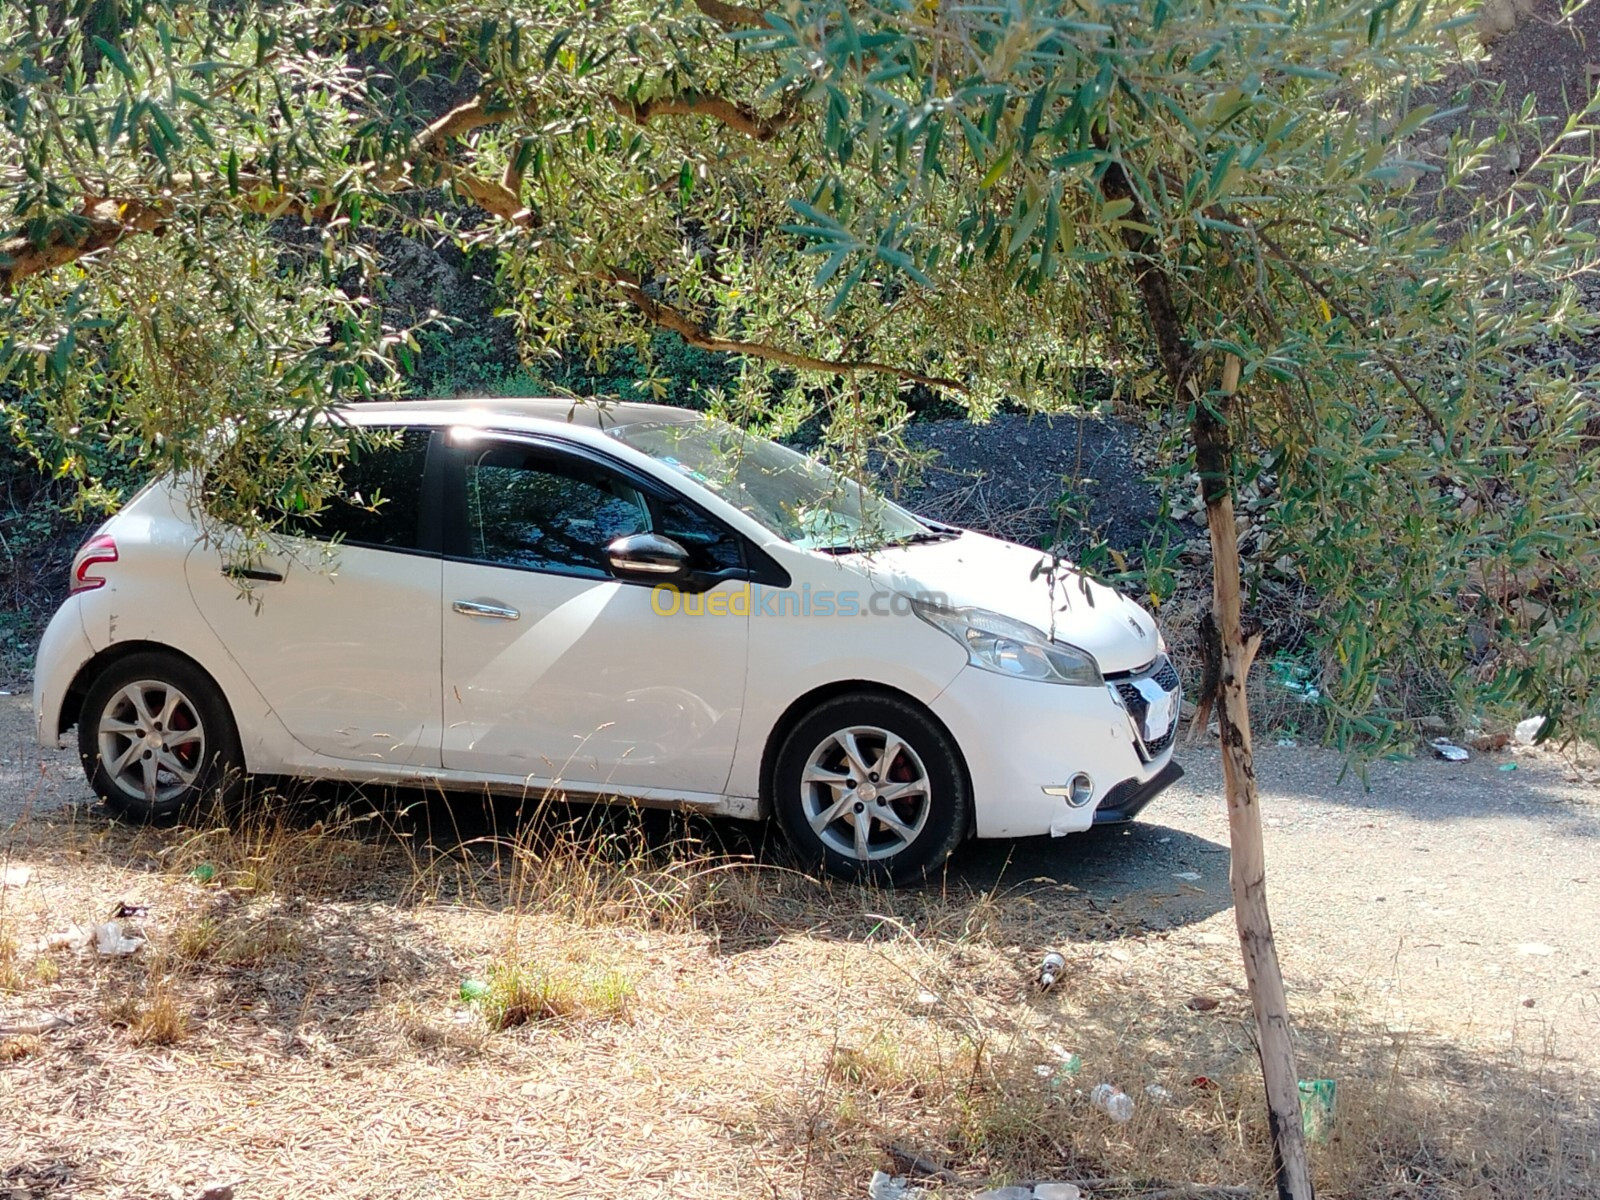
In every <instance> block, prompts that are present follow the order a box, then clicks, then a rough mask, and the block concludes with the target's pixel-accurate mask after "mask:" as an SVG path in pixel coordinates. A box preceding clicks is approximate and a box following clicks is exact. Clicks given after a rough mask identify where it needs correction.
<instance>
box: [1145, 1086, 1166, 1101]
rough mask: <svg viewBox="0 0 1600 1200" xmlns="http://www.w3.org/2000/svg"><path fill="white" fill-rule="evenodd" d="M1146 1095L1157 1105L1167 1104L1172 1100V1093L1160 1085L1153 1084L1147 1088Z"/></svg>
mask: <svg viewBox="0 0 1600 1200" xmlns="http://www.w3.org/2000/svg"><path fill="white" fill-rule="evenodd" d="M1144 1094H1145V1095H1146V1096H1149V1097H1150V1099H1152V1100H1154V1101H1155V1102H1156V1103H1157V1104H1165V1103H1166V1102H1167V1101H1168V1100H1171V1099H1172V1093H1171V1092H1169V1091H1167V1089H1166V1088H1164V1087H1162V1086H1161V1085H1160V1084H1159V1083H1152V1084H1151V1085H1150V1086H1149V1087H1147V1088H1145V1089H1144Z"/></svg>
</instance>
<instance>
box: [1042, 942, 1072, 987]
mask: <svg viewBox="0 0 1600 1200" xmlns="http://www.w3.org/2000/svg"><path fill="white" fill-rule="evenodd" d="M1066 969H1067V960H1066V959H1064V958H1062V957H1061V955H1060V954H1058V953H1056V952H1055V951H1054V950H1052V951H1050V953H1049V954H1046V955H1045V956H1044V962H1042V963H1040V964H1039V990H1040V991H1041V992H1045V991H1049V990H1050V989H1051V988H1052V987H1054V986H1055V982H1056V980H1058V979H1060V978H1061V973H1062V972H1063V971H1065V970H1066Z"/></svg>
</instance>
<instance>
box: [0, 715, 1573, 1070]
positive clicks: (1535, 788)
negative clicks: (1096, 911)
mask: <svg viewBox="0 0 1600 1200" xmlns="http://www.w3.org/2000/svg"><path fill="white" fill-rule="evenodd" d="M1180 757H1181V761H1182V762H1183V764H1184V766H1185V769H1186V771H1187V772H1188V774H1187V775H1186V777H1185V778H1184V779H1183V780H1181V781H1180V782H1179V783H1178V784H1177V785H1175V786H1174V787H1173V788H1172V789H1171V790H1169V791H1168V792H1167V793H1165V794H1164V795H1163V796H1162V797H1161V798H1160V799H1159V800H1157V801H1156V802H1155V803H1154V804H1153V805H1152V806H1151V807H1150V808H1149V809H1147V810H1146V811H1145V813H1144V815H1143V819H1142V820H1141V821H1139V822H1137V823H1136V824H1134V825H1132V826H1129V827H1126V828H1122V829H1107V830H1096V831H1094V832H1092V833H1090V834H1088V835H1085V836H1081V837H1072V838H1065V839H1061V840H1054V839H1023V840H1018V841H1002V842H977V843H970V844H969V845H968V846H967V847H966V848H965V849H964V850H963V851H962V852H961V853H960V854H959V855H958V856H957V858H956V859H955V861H954V863H953V876H954V878H955V879H956V881H958V882H959V883H960V884H962V885H965V886H969V887H972V888H975V889H992V888H1001V889H1007V888H1023V889H1030V888H1038V887H1043V886H1045V885H1046V883H1047V882H1048V883H1054V884H1057V885H1065V886H1067V887H1069V888H1070V889H1071V893H1070V894H1071V895H1072V896H1073V898H1074V902H1075V903H1079V902H1086V903H1087V904H1089V905H1090V906H1092V907H1102V908H1104V909H1105V910H1106V911H1107V913H1108V914H1109V915H1110V917H1111V918H1112V919H1114V921H1115V923H1116V924H1117V925H1118V927H1121V928H1127V927H1142V928H1144V929H1146V930H1149V931H1152V932H1168V933H1170V934H1171V935H1172V936H1173V937H1176V938H1183V939H1193V940H1195V941H1197V942H1199V943H1200V944H1206V945H1212V944H1214V945H1229V946H1231V941H1232V930H1233V926H1232V906H1231V902H1230V900H1229V896H1228V852H1227V845H1228V826H1227V813H1226V809H1225V807H1224V805H1223V804H1222V801H1221V787H1222V785H1221V778H1220V772H1219V768H1218V765H1217V758H1216V755H1215V753H1214V752H1213V751H1212V750H1211V749H1209V748H1198V749H1191V750H1188V751H1187V752H1184V753H1183V754H1181V756H1180ZM1513 763H1514V764H1515V765H1516V768H1517V769H1516V770H1515V771H1510V772H1508V771H1502V770H1500V768H1501V767H1502V766H1504V765H1506V764H1513ZM1342 765H1343V764H1342V760H1341V759H1340V758H1339V756H1337V755H1335V754H1333V753H1331V752H1328V751H1324V750H1320V749H1315V748H1306V747H1300V748H1294V749H1287V748H1282V747H1278V746H1274V745H1266V746H1262V747H1260V748H1258V750H1257V773H1258V776H1259V779H1260V783H1261V788H1262V809H1263V812H1264V813H1265V820H1266V839H1267V862H1268V865H1269V871H1270V879H1269V886H1270V895H1271V906H1272V915H1273V923H1274V927H1275V929H1276V932H1277V934H1278V937H1279V940H1280V943H1281V946H1282V955H1283V959H1284V969H1285V972H1286V974H1287V975H1288V976H1289V977H1290V978H1291V979H1292V980H1293V981H1294V984H1295V986H1296V988H1297V990H1300V991H1302V992H1305V993H1307V994H1311V995H1322V996H1326V995H1335V996H1337V995H1340V994H1345V993H1349V994H1352V995H1362V996H1363V997H1365V998H1366V999H1365V1003H1367V1004H1370V1005H1375V1006H1376V1010H1377V1011H1378V1012H1380V1013H1381V1015H1382V1016H1383V1018H1384V1020H1385V1021H1387V1022H1388V1023H1389V1024H1390V1026H1391V1027H1392V1028H1416V1029H1418V1030H1427V1031H1431V1032H1440V1033H1449V1034H1451V1035H1456V1036H1464V1037H1468V1038H1472V1039H1477V1040H1482V1041H1484V1042H1485V1043H1486V1044H1498V1045H1508V1044H1512V1043H1522V1044H1526V1045H1532V1046H1537V1047H1541V1048H1547V1049H1548V1050H1549V1051H1550V1052H1552V1053H1554V1054H1555V1055H1556V1056H1557V1057H1558V1058H1560V1059H1564V1060H1569V1061H1572V1062H1576V1063H1583V1064H1585V1065H1587V1066H1589V1067H1593V1068H1597V1069H1600V783H1597V782H1596V781H1595V778H1594V776H1593V775H1592V774H1591V773H1590V772H1589V771H1588V770H1585V769H1583V768H1579V767H1576V766H1574V765H1571V764H1569V763H1567V762H1566V761H1564V760H1563V759H1562V758H1561V756H1560V755H1558V754H1556V753H1554V752H1549V751H1544V750H1531V749H1530V750H1524V751H1523V752H1522V753H1521V754H1520V755H1517V754H1513V753H1511V752H1507V753H1501V754H1487V755H1478V754H1475V755H1474V756H1473V760H1472V761H1471V762H1468V763H1463V764H1454V763H1446V762H1443V761H1440V760H1436V759H1418V760H1413V761H1409V762H1403V763H1400V762H1379V763H1375V764H1372V765H1371V766H1370V767H1369V770H1368V781H1367V786H1365V787H1364V786H1363V784H1362V782H1361V781H1360V780H1359V779H1358V778H1357V777H1356V776H1355V774H1354V773H1349V774H1346V775H1345V777H1344V778H1343V779H1342V780H1341V779H1340V775H1341V773H1342V771H1341V769H1342ZM91 800H92V796H91V794H90V793H89V791H88V789H87V787H86V786H85V784H84V783H83V779H82V776H81V773H80V771H79V768H78V765H77V763H76V761H75V759H74V757H73V756H72V755H71V754H70V753H69V752H59V753H51V752H46V751H40V750H39V749H37V748H36V747H35V746H34V745H33V740H32V720H31V717H30V715H29V710H28V706H27V702H26V700H25V698H23V697H18V696H11V697H0V829H4V828H5V827H6V826H8V825H10V824H11V823H12V822H13V821H15V820H16V819H17V818H18V817H19V816H20V815H21V813H22V811H23V809H24V807H25V806H26V807H28V808H30V809H31V810H32V812H33V813H34V814H35V815H40V814H48V815H53V816H54V815H59V810H61V809H63V808H64V807H66V806H72V805H86V804H88V803H89V802H90V801H91ZM465 832H466V833H467V835H468V836H471V835H472V833H473V832H474V831H473V830H471V829H470V828H468V829H467V830H465ZM1190 874H1195V875H1198V878H1197V879H1189V878H1187V876H1188V875H1190ZM1043 919H1044V920H1045V921H1046V922H1047V921H1048V916H1046V917H1044V918H1043Z"/></svg>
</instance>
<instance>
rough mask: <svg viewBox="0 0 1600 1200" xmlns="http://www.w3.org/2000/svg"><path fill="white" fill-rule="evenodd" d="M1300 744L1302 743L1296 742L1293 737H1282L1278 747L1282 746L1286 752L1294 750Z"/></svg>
mask: <svg viewBox="0 0 1600 1200" xmlns="http://www.w3.org/2000/svg"><path fill="white" fill-rule="evenodd" d="M1299 744H1300V743H1299V742H1297V741H1295V740H1294V739H1293V738H1292V737H1281V738H1279V739H1278V745H1280V746H1282V747H1283V748H1284V749H1286V750H1293V749H1294V748H1295V747H1296V746H1298V745H1299Z"/></svg>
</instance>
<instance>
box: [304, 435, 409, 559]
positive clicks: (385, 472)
mask: <svg viewBox="0 0 1600 1200" xmlns="http://www.w3.org/2000/svg"><path fill="white" fill-rule="evenodd" d="M428 437H429V433H428V430H426V429H405V430H399V431H396V432H395V433H393V434H392V435H390V436H389V437H386V438H383V439H381V440H379V441H376V442H374V443H372V444H365V445H358V446H356V447H355V448H354V449H353V450H352V451H351V453H350V456H349V457H348V458H346V459H345V460H344V461H343V462H342V463H340V464H339V479H340V484H341V486H342V488H343V489H344V495H341V496H335V497H333V498H332V499H330V500H329V501H328V502H327V504H325V505H323V507H322V508H321V510H319V511H318V512H314V513H286V514H284V517H283V524H282V530H283V532H284V533H287V534H291V535H292V536H294V537H303V538H315V539H317V540H318V541H333V540H335V539H338V540H339V541H341V542H343V543H345V544H347V545H351V546H378V547H384V548H387V549H392V550H415V549H417V547H418V545H419V541H418V538H419V531H418V526H419V523H420V519H421V515H422V470H423V464H424V463H425V462H426V460H427V457H428Z"/></svg>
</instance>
